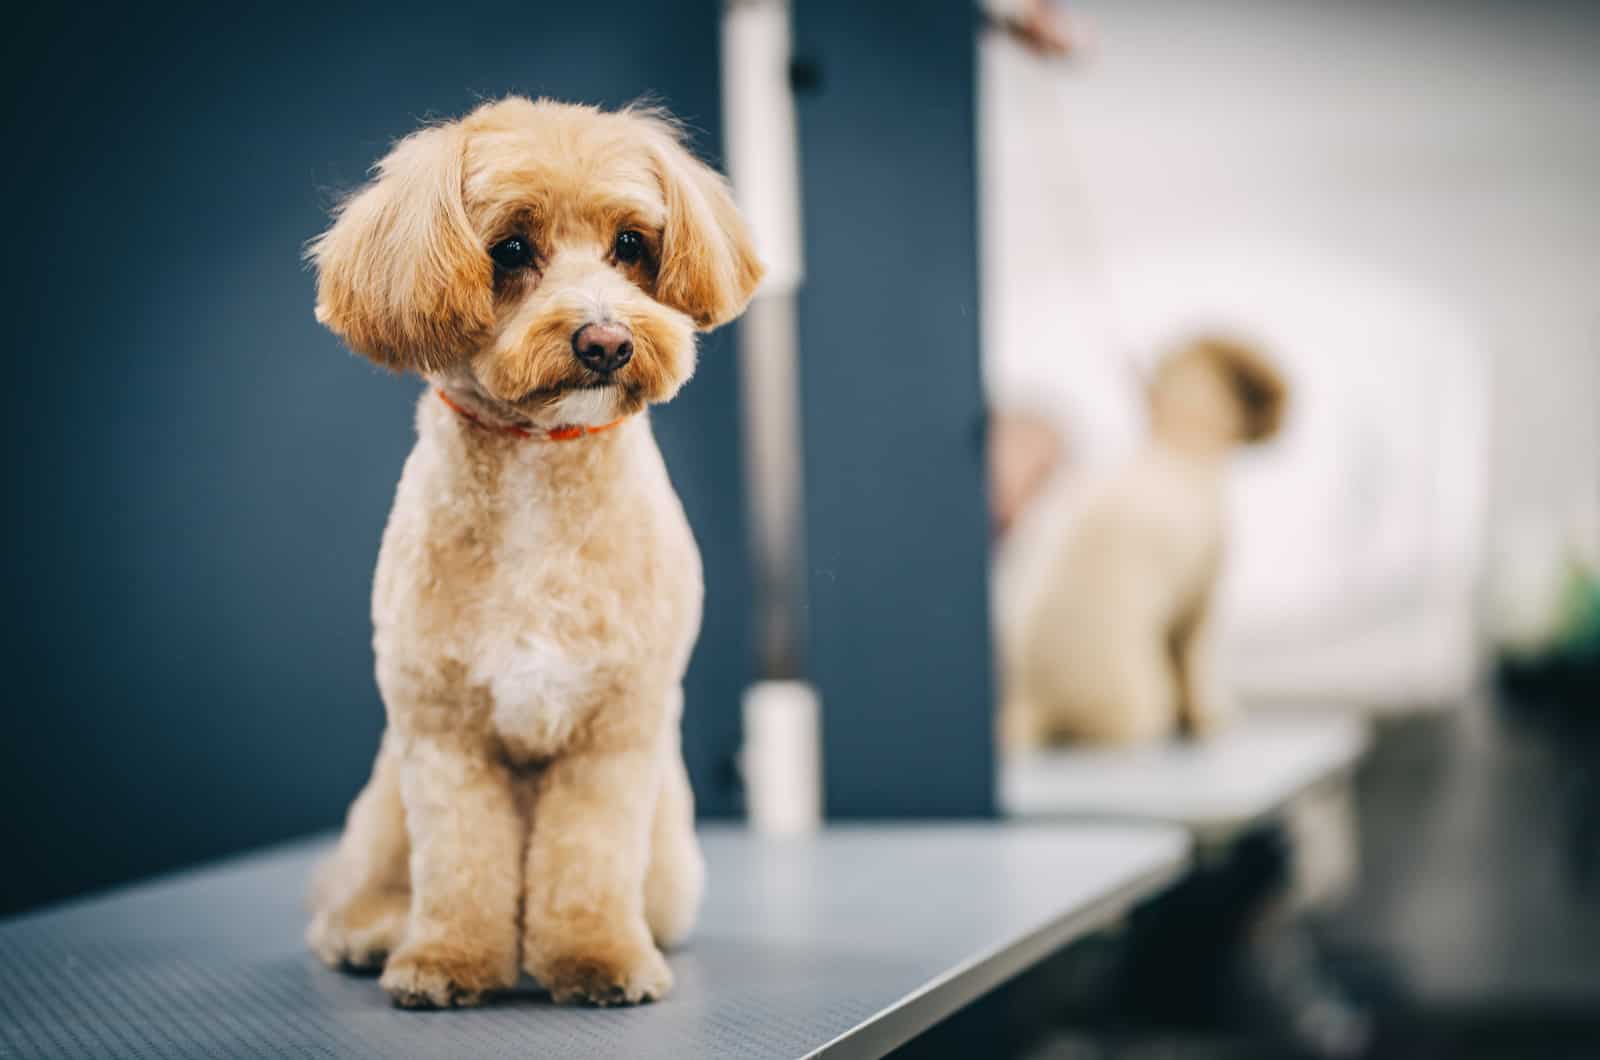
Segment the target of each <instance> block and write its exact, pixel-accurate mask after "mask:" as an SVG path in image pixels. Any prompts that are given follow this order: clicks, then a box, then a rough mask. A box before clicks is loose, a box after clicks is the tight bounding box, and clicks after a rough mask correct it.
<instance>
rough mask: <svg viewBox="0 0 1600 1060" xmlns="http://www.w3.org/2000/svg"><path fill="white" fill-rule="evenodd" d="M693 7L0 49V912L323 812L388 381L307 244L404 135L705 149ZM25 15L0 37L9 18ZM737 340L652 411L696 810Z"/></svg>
mask: <svg viewBox="0 0 1600 1060" xmlns="http://www.w3.org/2000/svg"><path fill="white" fill-rule="evenodd" d="M718 13H719V7H718V5H717V4H716V3H715V2H714V0H704V2H700V3H695V4H674V5H663V4H656V3H650V2H646V0H629V2H612V3H608V4H605V5H587V6H585V5H565V4H562V5H553V4H504V3H493V4H491V3H479V2H454V3H449V4H439V3H430V4H412V5H406V4H403V3H398V4H397V3H387V4H383V5H369V6H367V7H365V9H360V8H357V7H353V6H352V5H341V4H327V5H318V6H317V7H316V8H315V9H314V11H313V10H305V11H302V10H297V9H296V8H295V6H294V5H271V6H260V7H250V8H247V7H246V6H245V5H237V6H236V5H195V4H181V5H149V6H144V5H141V6H139V7H138V8H136V9H126V10H107V11H99V12H91V11H90V10H88V9H87V8H85V7H84V6H82V5H65V6H61V7H59V9H57V10H54V11H50V12H41V13H38V14H35V15H34V16H33V19H34V21H32V22H27V23H24V24H22V25H20V26H18V27H17V30H16V33H15V34H14V35H13V36H12V37H11V39H10V40H9V41H8V42H7V43H6V44H5V45H4V46H3V47H4V49H5V54H4V59H5V62H4V67H5V69H4V72H3V73H0V77H3V78H4V79H5V81H4V83H5V85H6V89H7V100H8V106H7V115H6V118H5V122H6V126H5V142H6V143H7V145H8V150H7V161H6V164H5V166H4V176H3V178H0V179H3V180H4V182H5V184H4V188H5V195H4V201H5V202H6V204H7V214H8V216H7V219H6V228H7V247H8V253H7V254H6V260H5V263H4V266H3V268H4V269H5V291H6V302H7V314H6V316H7V325H8V327H7V332H8V334H7V339H8V346H9V348H10V349H9V353H10V358H11V362H10V363H11V375H12V378H11V380H10V383H11V385H10V386H9V387H8V388H7V390H8V394H9V399H8V404H9V405H10V409H9V411H8V415H7V416H6V418H5V420H6V430H7V432H8V434H9V435H10V438H9V443H8V446H7V448H8V452H9V456H8V459H7V460H6V471H5V475H6V485H5V496H6V499H7V507H8V509H9V512H10V515H9V517H8V519H7V522H6V531H5V532H6V552H7V555H8V556H10V557H12V558H13V559H14V560H16V561H19V562H18V563H17V564H16V565H15V566H13V567H12V569H11V573H10V577H9V579H8V582H9V583H8V586H7V590H8V600H9V606H8V607H7V627H8V628H7V630H6V635H5V637H4V642H5V647H4V651H5V653H6V654H5V660H6V667H7V676H8V681H7V686H6V693H7V694H6V700H7V703H6V708H5V710H6V727H7V731H6V737H5V739H4V740H3V741H0V777H3V780H0V784H3V792H4V797H5V798H6V799H7V800H9V801H8V802H7V805H9V806H12V807H18V806H22V805H26V806H27V811H26V812H25V813H20V812H11V813H7V814H5V815H4V816H3V824H0V829H3V833H0V835H3V838H0V849H5V850H6V851H7V855H8V861H9V862H10V863H11V864H12V865H14V866H15V865H26V866H28V867H29V871H28V872H26V873H20V874H19V873H17V872H14V871H13V872H8V873H5V874H3V875H0V881H3V882H0V908H15V907H17V906H19V905H22V904H26V903H28V902H31V901H34V900H37V899H41V898H45V897H50V896H56V895H60V894H63V893H67V892H69V891H72V890H76V889H80V888H82V887H84V886H89V885H96V884H102V883H106V882H110V881H113V880H117V879H121V878H124V877H128V876H133V875H138V874H143V873H147V872H150V871H153V870H156V869H161V868H164V867H167V866H170V865H174V864H177V863H181V862H184V861H189V860H194V859H197V858H201V857H207V856H212V855H215V854H218V853H222V852H225V851H228V850H232V849H237V848H243V847H248V846H252V845H256V844H259V843H261V842H263V841H266V840H271V839H275V838H278V837H281V836H287V835H291V834H295V833H301V832H305V831H307V830H309V829H312V828H320V827H325V826H328V825H331V824H332V823H334V822H335V821H336V820H337V819H338V817H339V815H340V814H341V813H342V812H343V809H344V806H345V805H346V803H347V802H348V800H349V798H350V796H351V795H352V794H353V793H354V791H355V790H356V788H357V786H358V785H359V784H360V782H361V781H362V779H363V776H364V773H365V771H366V769H367V766H368V764H369V762H370V758H371V755H372V753H373V750H374V748H375V746H376V740H377V736H378V731H379V728H380V725H381V719H382V713H381V707H380V704H379V702H378V698H377V695H376V692H375V690H374V687H373V680H372V673H371V666H372V664H371V650H370V646H369V638H370V628H369V623H368V613H367V612H368V604H367V600H368V592H369V587H370V584H371V573H372V568H373V562H374V559H375V557H376V550H377V544H378V536H379V533H380V530H381V528H382V525H383V520H384V517H385V514H386V512H387V510H388V507H389V502H390V499H391V496H392V492H393V489H394V485H395V481H396V478H397V476H398V473H399V470H400V465H401V462H402V461H403V459H404V458H405V454H406V452H407V450H408V449H409V447H410V445H411V440H412V427H411V419H412V407H413V403H414V400H415V396H416V394H417V392H418V385H417V383H416V382H415V381H414V380H401V379H395V378H391V377H387V376H385V375H384V374H383V373H381V372H379V371H377V370H376V369H374V368H372V367H371V366H369V365H368V364H367V363H366V362H364V361H361V360H358V359H356V358H355V357H352V356H351V355H349V354H348V353H346V352H345V351H344V350H343V349H342V348H341V347H340V346H339V345H338V343H337V342H336V340H335V339H334V338H333V337H332V336H331V335H329V334H328V333H327V332H325V331H323V330H322V329H321V328H319V327H318V326H317V325H316V323H315V322H314V321H313V320H312V316H311V307H312V286H313V285H312V278H311V276H310V274H309V273H307V272H306V271H305V270H304V269H303V268H302V266H301V264H300V249H301V244H302V243H303V241H304V240H305V239H307V238H308V237H310V236H312V235H314V234H315V233H316V232H317V231H318V230H319V229H320V228H321V227H322V226H323V224H324V223H325V215H326V209H327V207H328V205H329V204H330V203H331V202H332V201H333V198H334V196H335V194H336V193H337V192H338V190H339V189H342V188H346V187H349V186H351V185H354V184H356V183H358V182H359V181H360V180H361V179H362V178H363V174H364V171H365V169H366V167H367V166H368V165H369V164H370V163H371V162H373V161H374V160H375V159H376V158H377V157H379V156H380V155H381V154H382V153H383V151H384V149H385V147H386V145H387V144H388V143H389V141H391V140H392V139H394V138H395V137H397V136H400V135H402V134H404V133H406V132H408V131H409V130H411V129H412V128H414V127H415V125H416V124H417V122H418V121H419V119H422V118H424V117H427V116H430V115H431V116H445V115H453V114H457V113H460V112H463V111H465V110H467V109H469V108H470V107H471V106H473V104H474V103H475V102H476V101H478V100H479V99H481V98H484V97H492V96H496V95H500V94H503V93H506V92H509V91H517V92H523V93H528V94H550V95H554V96H559V97H563V98H569V99H581V100H587V101H592V102H599V103H606V104H619V103H622V102H625V101H627V100H629V99H631V98H634V97H636V96H638V95H641V94H644V93H647V92H648V93H652V94H654V95H655V96H656V97H658V98H659V99H660V100H661V101H662V102H663V103H665V104H666V105H668V106H669V107H671V108H672V109H673V110H675V111H676V112H677V113H679V114H680V115H682V116H683V117H685V118H686V119H687V120H689V121H690V122H691V123H692V124H693V125H694V126H695V127H696V128H698V129H700V130H704V132H703V133H702V135H701V137H700V147H701V148H702V149H703V150H708V151H709V152H710V153H712V154H713V156H714V155H715V154H716V153H717V152H718V151H719V150H720V145H719V142H718V115H719V110H720V104H719V100H718V95H717V56H716V46H717V18H718ZM19 17H20V16H19ZM730 340H731V336H729V335H726V334H723V335H718V336H715V337H713V338H712V339H711V340H710V341H708V342H707V343H706V344H705V348H704V359H703V363H702V367H701V370H700V373H699V375H698V377H697V379H696V380H695V382H694V383H693V384H692V385H691V386H690V387H689V388H688V389H687V390H686V391H685V393H684V396H683V397H681V398H680V399H679V400H678V401H677V402H676V403H675V404H674V405H672V406H671V407H669V408H667V409H666V410H664V411H663V412H662V413H661V414H660V415H659V416H658V417H657V426H658V430H659V433H660V435H661V438H662V443H663V447H664V448H665V449H666V450H667V459H668V463H669V465H670V466H671V468H672V471H673V475H674V478H675V480H676V482H677V484H678V486H679V488H680V490H681V491H682V493H683V496H684V500H685V502H686V505H687V507H688V511H689V515H690V519H691V521H692V522H693V523H694V526H695V530H696V532H697V534H698V535H699V538H700V542H701V545H702V547H703V548H704V550H705V553H706V558H707V563H706V574H707V581H708V596H707V606H706V624H705V632H704V635H703V636H702V638H701V642H700V643H701V650H700V653H699V654H698V656H697V657H696V662H695V665H694V668H693V670H692V671H691V676H690V680H689V687H688V693H689V694H688V719H687V726H688V729H689V731H690V740H689V753H690V762H691V766H692V768H693V770H694V773H695V778H696V781H697V787H698V788H699V790H700V794H701V798H702V802H703V804H704V805H706V806H707V807H709V808H711V809H713V810H721V811H727V810H728V809H729V808H730V806H731V805H732V801H731V792H730V790H729V789H728V787H727V785H728V776H727V772H728V771H727V766H726V763H727V761H728V759H729V756H730V755H731V754H732V751H733V748H734V743H735V741H736V739H737V702H738V696H739V693H740V691H741V689H742V688H743V686H744V684H745V683H746V679H747V677H748V652H747V645H746V635H747V632H746V626H747V622H746V618H745V616H746V614H747V613H748V599H749V593H748V586H747V573H746V564H745V546H744V541H745V537H744V533H743V529H742V524H741V517H742V516H741V511H740V507H739V505H740V500H739V489H738V483H739V473H738V467H737V461H738V443H737V439H738V418H737V407H736V397H737V393H738V387H737V380H736V378H735V376H734V360H733V356H732V348H731V347H732V343H731V341H730Z"/></svg>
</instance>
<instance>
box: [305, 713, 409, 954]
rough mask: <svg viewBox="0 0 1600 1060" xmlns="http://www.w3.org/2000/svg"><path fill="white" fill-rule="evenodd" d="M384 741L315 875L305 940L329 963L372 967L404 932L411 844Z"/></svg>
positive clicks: (392, 762) (392, 763) (395, 945)
mask: <svg viewBox="0 0 1600 1060" xmlns="http://www.w3.org/2000/svg"><path fill="white" fill-rule="evenodd" d="M388 744H389V740H388V738H387V737H385V739H384V744H383V746H381V747H380V748H379V750H378V758H377V761H376V762H375V763H374V764H373V767H372V777H371V779H370V780H368V781H367V786H366V787H365V788H363V789H362V791H361V794H360V795H359V796H357V797H356V801H355V803H354V804H353V805H352V806H351V807H350V813H349V816H348V817H347V818H346V819H345V827H344V834H343V836H341V837H340V839H339V846H338V849H336V850H335V851H334V853H333V855H332V856H331V857H330V858H329V859H328V860H327V861H326V862H324V863H323V864H322V865H321V866H320V867H319V868H318V870H317V874H316V877H315V879H314V880H313V882H312V889H311V908H312V918H311V927H310V928H309V930H308V931H307V932H306V941H307V942H308V943H309V944H310V946H311V949H312V952H313V953H315V954H316V955H317V957H318V958H319V959H321V960H322V961H323V963H325V964H327V965H329V966H331V967H334V968H345V969H349V970H353V971H376V970H377V969H379V968H381V967H382V966H383V962H384V961H385V960H386V959H387V958H388V955H389V954H391V953H393V952H394V951H395V950H396V949H397V948H398V947H399V945H400V943H401V941H402V940H403V938H404V935H405V924H406V914H407V911H408V909H409V908H410V904H411V878H410V871H409V869H408V867H407V860H408V859H409V857H410V854H411V844H410V841H409V840H408V839H407V837H406V822H405V810H404V808H403V807H402V806H401V804H400V780H399V776H398V772H399V771H398V769H397V768H396V762H395V756H394V755H393V754H392V753H391V751H390V750H389V747H388Z"/></svg>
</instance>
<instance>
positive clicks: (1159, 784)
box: [1000, 713, 1369, 835]
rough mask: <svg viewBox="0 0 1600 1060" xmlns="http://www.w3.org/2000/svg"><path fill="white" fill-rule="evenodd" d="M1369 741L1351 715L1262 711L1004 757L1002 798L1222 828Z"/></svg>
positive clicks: (1256, 812) (1085, 815) (1345, 762)
mask: <svg viewBox="0 0 1600 1060" xmlns="http://www.w3.org/2000/svg"><path fill="white" fill-rule="evenodd" d="M1368 744H1369V733H1368V723H1367V721H1366V719H1364V718H1362V717H1360V716H1359V715H1355V714H1348V713H1321V714H1311V713H1305V714H1303V713H1284V714H1276V713H1258V714H1253V715H1248V716H1246V717H1244V718H1241V719H1240V720H1239V721H1238V723H1237V724H1235V725H1234V726H1232V727H1230V728H1228V729H1225V730H1223V731H1222V732H1220V733H1218V734H1217V735H1216V736H1214V737H1212V738H1211V739H1208V740H1203V741H1175V742H1171V743H1161V744H1154V745H1151V746H1148V747H1136V748H1108V747H1071V748H1063V749H1059V750H1047V751H1036V752H1028V753H1024V754H1018V755H1014V756H1011V757H1009V758H1008V759H1007V761H1005V762H1004V763H1002V764H1001V767H1000V788H1001V805H1002V807H1003V808H1004V809H1005V811H1006V812H1007V813H1009V814H1012V815H1014V816H1017V817H1024V818H1054V819H1058V820H1059V819H1075V820H1083V819H1102V820H1122V821H1164V822H1171V823H1174V824H1181V825H1183V826H1185V827H1187V828H1190V829H1193V830H1195V831H1197V832H1203V833H1206V834H1208V835H1217V834H1226V833H1229V832H1232V831H1236V830H1238V829H1241V828H1244V827H1247V826H1249V825H1251V824H1254V823H1256V822H1258V821H1261V820H1264V819H1266V818H1268V817H1271V816H1272V815H1274V814H1277V813H1279V812H1281V811H1282V810H1283V809H1284V808H1285V807H1286V806H1288V804H1289V803H1290V802H1291V801H1292V800H1293V799H1294V798H1296V797H1297V796H1299V795H1300V794H1302V793H1303V792H1305V791H1308V790H1310V789H1311V788H1313V787H1315V786H1317V785H1318V784H1321V783H1323V782H1326V781H1329V780H1331V779H1334V778H1337V777H1340V776H1342V775H1347V774H1348V773H1349V771H1350V770H1351V769H1352V768H1353V767H1354V766H1355V764H1356V763H1357V762H1358V761H1359V760H1360V758H1361V756H1362V755H1363V754H1364V753H1365V752H1366V750H1367V747H1368Z"/></svg>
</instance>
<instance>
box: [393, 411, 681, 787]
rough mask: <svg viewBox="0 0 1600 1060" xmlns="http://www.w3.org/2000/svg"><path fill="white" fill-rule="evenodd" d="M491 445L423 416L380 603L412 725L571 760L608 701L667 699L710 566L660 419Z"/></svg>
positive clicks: (397, 684)
mask: <svg viewBox="0 0 1600 1060" xmlns="http://www.w3.org/2000/svg"><path fill="white" fill-rule="evenodd" d="M614 433H615V436H614V437H613V436H611V435H606V436H599V437H595V438H587V439H580V440H578V441H575V442H544V441H537V440H533V441H523V440H518V439H505V438H499V437H492V436H489V437H485V436H482V435H481V434H479V433H477V432H476V429H475V428H469V427H464V426H463V425H462V424H460V423H458V422H455V421H450V420H445V419H443V418H441V417H440V416H439V415H438V413H437V412H436V411H435V410H431V409H428V408H427V407H426V406H425V407H424V409H423V411H422V413H421V415H420V416H419V440H418V443H417V447H416V449H415V450H414V451H413V453H412V455H411V458H410V459H409V460H408V461H407V464H406V470H405V472H404V474H403V475H402V478H401V483H400V487H399V490H398V492H397V494H396V498H395V506H394V511H393V513H392V514H391V516H390V522H389V526H388V529H387V530H386V531H385V534H384V544H383V549H382V552H381V553H380V556H379V561H378V571H377V576H376V580H375V585H374V593H373V622H374V630H375V632H374V647H375V649H376V654H377V664H378V679H379V684H380V687H381V688H382V690H383V695H384V701H385V703H386V705H387V707H388V710H389V714H390V719H391V722H392V723H394V724H395V725H396V726H397V727H399V728H400V729H401V730H402V731H407V730H409V731H415V732H427V731H438V732H449V733H452V734H467V735H476V736H480V737H482V738H484V739H486V740H489V741H491V742H493V743H496V744H497V745H498V746H499V749H500V750H502V751H503V752H504V754H505V755H506V756H507V757H508V758H510V759H511V760H513V761H516V762H537V761H540V760H543V759H545V758H548V757H550V756H552V755H555V754H557V753H559V752H560V751H561V750H562V749H563V748H565V747H566V746H568V745H569V743H570V742H571V741H572V740H573V739H574V737H575V736H576V735H577V734H579V733H580V732H581V730H582V728H583V726H585V725H588V724H591V723H592V722H593V721H594V720H595V719H596V718H597V717H599V716H601V712H603V711H605V710H607V709H608V707H613V706H614V707H616V708H618V709H626V708H627V707H628V706H630V704H628V703H626V702H620V701H625V700H628V699H630V698H638V697H651V698H662V699H663V700H664V699H665V697H667V696H668V695H669V694H670V692H671V690H672V689H673V688H674V687H675V686H676V684H677V682H678V681H679V680H680V679H681V676H682V670H683V667H684V665H685V664H686V662H687V656H688V652H689V649H690V647H691V646H692V642H693V637H694V634H695V631H696V630H697V629H698V626H699V605H700V588H699V586H700V581H699V556H698V553H697V552H696V550H695V547H694V542H693V538H692V537H691V536H690V535H689V531H688V527H687V524H686V523H685V521H684V519H683V513H682V508H681V505H680V504H679V503H678V500H677V497H676V495H675V494H674V493H673V492H672V490H671V486H670V483H669V482H668V481H667V478H666V473H665V469H664V467H662V465H661V460H660V455H659V453H658V452H657V451H656V449H655V444H654V441H653V440H652V439H651V437H650V434H649V427H648V425H647V424H646V423H644V422H642V421H641V422H639V423H630V424H628V425H627V426H625V427H622V428H618V429H617V431H616V432H614Z"/></svg>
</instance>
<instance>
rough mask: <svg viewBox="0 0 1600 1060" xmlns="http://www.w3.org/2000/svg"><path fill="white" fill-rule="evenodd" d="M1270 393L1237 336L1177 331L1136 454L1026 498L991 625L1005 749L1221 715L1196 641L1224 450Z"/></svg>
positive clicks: (1139, 734)
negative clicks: (1029, 556)
mask: <svg viewBox="0 0 1600 1060" xmlns="http://www.w3.org/2000/svg"><path fill="white" fill-rule="evenodd" d="M1285 395H1286V388H1285V386H1284V383H1283V381H1282V379H1281V378H1280V376H1279V375H1278V373H1277V371H1276V370H1275V369H1274V368H1273V367H1272V365H1271V364H1269V363H1268V362H1267V361H1266V360H1265V359H1264V358H1262V357H1261V356H1260V355H1259V354H1257V353H1256V352H1255V351H1254V350H1252V349H1250V348H1249V347H1247V346H1244V345H1241V344H1239V343H1236V342H1231V341H1226V340H1222V339H1201V340H1198V341H1195V342H1192V343H1190V344H1188V345H1186V346H1184V347H1183V348H1181V349H1179V350H1178V351H1176V352H1175V353H1174V354H1173V355H1171V356H1170V357H1168V358H1167V359H1165V360H1164V361H1163V362H1162V364H1161V365H1160V367H1159V368H1158V370H1157V372H1156V375H1155V378H1154V379H1153V380H1152V381H1151V383H1150V386H1149V392H1148V399H1149V408H1150V435H1149V438H1148V439H1147V441H1146V443H1145V445H1144V446H1143V448H1142V449H1141V450H1140V451H1139V452H1138V453H1137V455H1135V456H1134V457H1133V459H1132V460H1131V461H1130V462H1129V463H1127V464H1126V465H1124V466H1122V467H1120V468H1118V469H1117V470H1116V471H1115V472H1113V473H1112V474H1110V475H1107V476H1106V477H1105V478H1104V479H1103V480H1101V481H1098V482H1096V483H1095V484H1093V485H1092V486H1090V487H1088V489H1087V490H1086V491H1085V493H1084V495H1082V496H1080V497H1076V498H1071V497H1063V496H1062V495H1061V494H1060V493H1059V491H1058V493H1057V495H1056V496H1055V497H1053V498H1051V499H1047V500H1045V501H1042V502H1041V508H1042V509H1044V510H1042V511H1041V512H1039V513H1038V518H1039V520H1041V525H1037V526H1035V527H1032V528H1030V530H1029V532H1031V533H1032V534H1034V535H1035V538H1036V541H1037V542H1038V543H1037V544H1035V545H1034V546H1033V550H1034V551H1035V552H1036V553H1037V555H1038V557H1039V558H1037V559H1036V560H1033V561H1031V562H1029V566H1030V567H1031V576H1028V575H1024V576H1022V577H1018V576H1017V574H1016V572H1012V575H1011V577H1010V582H1011V584H1012V585H1013V586H1014V587H1015V588H1014V590H1013V591H1014V592H1018V593H1022V594H1024V596H1025V598H1024V599H1023V600H1022V601H1021V602H1020V603H1019V604H1018V605H1017V606H1016V608H1015V615H1016V618H1015V620H1014V621H1011V622H1009V623H1007V622H1005V621H1004V620H1002V622H1001V623H1000V625H1001V627H1002V629H1006V628H1009V629H1010V633H1009V636H1008V639H1009V640H1010V641H1011V642H1012V643H1009V644H1006V645H1003V648H1004V650H1003V653H1002V654H1003V657H1004V659H1005V664H1006V674H1005V681H1006V694H1005V706H1004V708H1003V713H1002V740H1003V742H1004V743H1005V744H1006V745H1008V746H1010V747H1013V748H1015V747H1026V746H1030V745H1035V744H1038V743H1041V742H1048V741H1058V740H1069V739H1082V740H1091V741H1101V742H1110V743H1132V742H1141V741H1149V740H1156V739H1160V738H1162V737H1165V736H1168V735H1170V734H1171V733H1172V732H1173V731H1174V730H1175V729H1176V728H1177V727H1178V726H1179V725H1180V724H1182V725H1185V726H1186V727H1187V728H1188V729H1189V730H1190V731H1192V732H1195V733H1199V734H1203V733H1206V732H1208V731H1210V730H1212V729H1214V728H1215V727H1216V726H1217V725H1218V724H1219V723H1220V722H1222V720H1223V719H1224V718H1225V717H1226V716H1227V714H1228V713H1229V710H1230V697H1229V695H1228V693H1227V690H1226V689H1225V688H1224V687H1222V685H1221V683H1220V682H1219V681H1218V679H1217V676H1216V674H1215V671H1214V664H1213V661H1212V647H1211V626H1212V621H1211V614H1212V596H1213V594H1214V591H1215V589H1216V584H1217V578H1218V574H1219V573H1220V570H1221V560H1222V555H1223V546H1224V541H1223V536H1224V533H1223V531H1224V510H1223V485H1224V475H1225V473H1226V469H1227V458H1228V456H1229V454H1230V452H1231V451H1232V450H1233V449H1234V447H1235V446H1237V445H1240V444H1243V443H1247V442H1258V441H1262V440H1264V439H1266V438H1268V437H1271V436H1272V434H1273V433H1275V432H1276V430H1277V428H1278V424H1279V422H1280V420H1281V418H1282V415H1283V406H1284V403H1285Z"/></svg>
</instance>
